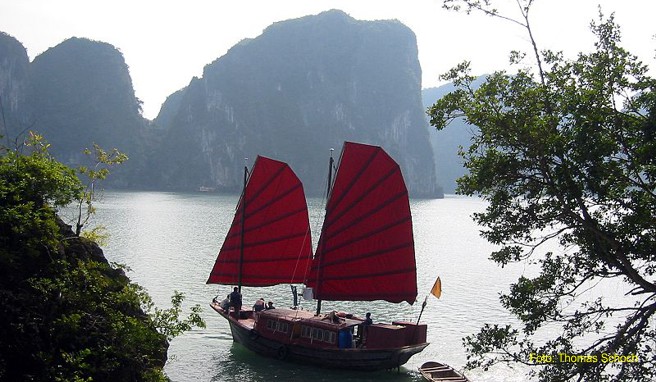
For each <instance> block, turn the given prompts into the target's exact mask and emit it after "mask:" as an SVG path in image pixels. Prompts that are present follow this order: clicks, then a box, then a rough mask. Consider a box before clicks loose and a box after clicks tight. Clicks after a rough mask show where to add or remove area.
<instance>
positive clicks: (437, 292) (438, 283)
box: [431, 276, 442, 298]
mask: <svg viewBox="0 0 656 382" xmlns="http://www.w3.org/2000/svg"><path fill="white" fill-rule="evenodd" d="M431 294H432V295H433V296H435V297H437V298H440V296H442V280H440V278H439V276H438V278H437V280H435V284H433V289H431Z"/></svg>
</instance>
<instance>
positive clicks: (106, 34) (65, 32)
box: [0, 0, 656, 118]
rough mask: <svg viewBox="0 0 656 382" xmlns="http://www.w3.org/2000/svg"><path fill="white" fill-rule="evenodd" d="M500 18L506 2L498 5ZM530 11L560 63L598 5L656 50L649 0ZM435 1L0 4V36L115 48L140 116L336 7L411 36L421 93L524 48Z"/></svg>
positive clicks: (655, 6) (585, 42)
mask: <svg viewBox="0 0 656 382" xmlns="http://www.w3.org/2000/svg"><path fill="white" fill-rule="evenodd" d="M497 3H498V4H499V6H498V7H499V8H502V7H503V8H507V10H508V14H512V15H514V16H516V15H517V12H516V1H515V0H497ZM535 3H536V4H535V5H534V7H533V9H532V11H531V15H532V18H531V22H532V24H533V28H534V34H535V37H536V40H537V42H538V44H540V46H541V48H550V49H554V50H562V51H564V52H565V53H566V55H567V56H568V57H574V56H575V54H576V53H577V52H579V51H588V50H589V49H590V48H591V47H592V43H593V42H594V39H593V38H592V35H591V33H590V31H589V24H590V21H592V20H593V19H595V20H596V19H597V14H598V7H597V6H598V5H601V6H602V10H603V12H604V13H605V14H606V15H608V14H610V13H612V12H615V19H616V21H617V22H618V23H619V24H620V25H621V27H622V36H623V45H624V46H625V47H626V48H627V49H629V50H630V51H631V52H633V53H634V54H637V55H638V56H639V57H640V58H641V59H642V60H643V61H644V62H645V63H647V64H648V65H650V66H653V64H654V56H655V53H654V50H655V48H656V39H655V38H654V35H656V23H655V22H654V15H656V1H654V0H536V1H535ZM441 6H442V1H441V0H333V1H328V0H275V1H274V0H241V1H237V0H233V1H224V0H187V1H182V0H176V1H173V0H56V1H55V0H0V31H3V32H6V33H8V34H10V35H11V36H13V37H15V38H16V39H18V40H19V41H20V42H21V43H22V44H23V45H24V46H25V47H26V48H27V53H28V55H29V57H30V60H32V59H34V57H35V56H37V55H38V54H40V53H42V52H43V51H45V50H46V49H48V48H50V47H53V46H55V45H57V44H59V43H60V42H62V41H63V40H65V39H67V38H69V37H74V36H75V37H86V38H90V39H93V40H99V41H104V42H107V43H110V44H112V45H114V46H115V47H117V48H118V49H120V50H121V52H123V55H124V57H125V60H126V62H127V64H128V66H129V67H130V74H131V76H132V81H133V84H134V87H135V91H136V95H137V97H139V98H140V99H141V100H142V101H144V115H145V116H146V117H148V118H154V117H155V116H156V115H157V113H158V112H159V108H160V106H161V103H162V102H163V101H164V100H165V98H166V97H167V96H168V95H169V94H171V93H173V92H174V91H176V90H178V89H180V88H182V87H184V86H186V85H187V84H188V83H189V81H190V80H191V78H192V77H193V76H201V75H202V70H203V67H204V66H205V65H207V64H209V63H210V62H212V61H214V60H215V59H217V58H219V57H220V56H222V55H224V54H225V53H226V52H227V51H228V49H230V47H232V46H233V45H235V44H236V43H237V42H239V41H240V40H242V39H244V38H252V37H257V36H258V35H260V34H261V33H262V31H263V30H264V29H265V28H266V27H267V26H269V25H271V24H272V23H274V22H276V21H282V20H287V19H291V18H297V17H302V16H305V15H310V14H317V13H320V12H322V11H325V10H329V9H341V10H343V11H345V12H346V13H348V14H350V15H351V16H352V17H354V18H356V19H360V20H379V19H397V20H400V21H401V22H403V23H404V24H405V25H407V26H408V27H410V29H412V30H413V31H414V32H415V34H416V35H417V44H418V48H419V60H420V63H421V67H422V71H423V87H431V86H436V85H438V84H441V82H440V81H439V79H438V76H439V75H440V74H442V73H444V72H446V71H447V70H448V69H450V68H452V67H453V66H454V65H456V64H457V63H459V62H461V61H463V60H470V61H472V66H473V69H474V71H475V73H474V74H484V73H489V72H492V71H493V70H496V69H504V68H506V67H507V66H508V53H509V52H510V50H512V49H518V50H524V51H528V50H529V49H530V47H529V46H528V44H527V43H528V40H527V37H526V33H525V30H524V29H522V28H520V27H518V26H516V25H513V24H512V23H509V22H505V21H502V20H500V19H493V18H490V17H486V16H482V15H473V14H472V15H470V16H467V15H465V14H464V13H455V12H449V11H446V10H444V9H442V7H441Z"/></svg>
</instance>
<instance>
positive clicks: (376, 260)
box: [306, 142, 417, 304]
mask: <svg viewBox="0 0 656 382" xmlns="http://www.w3.org/2000/svg"><path fill="white" fill-rule="evenodd" d="M306 284H307V285H308V286H311V287H313V289H314V295H315V298H316V299H318V300H330V301H340V300H341V301H373V300H386V301H389V302H401V301H407V302H408V303H410V304H412V303H414V301H415V298H416V297H417V275H416V267H415V254H414V240H413V235H412V217H411V214H410V203H409V200H408V192H407V189H406V186H405V183H404V181H403V175H402V174H401V170H400V169H399V166H398V164H397V163H396V162H395V161H394V160H393V159H392V158H391V157H390V156H389V155H387V153H385V151H383V149H382V148H380V147H376V146H368V145H363V144H356V143H350V142H346V143H345V144H344V149H343V150H342V157H341V159H340V163H339V168H338V171H337V176H336V179H335V182H334V185H333V188H332V191H331V193H330V198H329V201H328V204H327V206H326V218H325V221H324V224H323V228H322V231H321V238H320V240H319V244H318V246H317V252H316V254H315V257H314V260H313V263H312V267H311V271H310V275H309V277H308V280H307V281H306Z"/></svg>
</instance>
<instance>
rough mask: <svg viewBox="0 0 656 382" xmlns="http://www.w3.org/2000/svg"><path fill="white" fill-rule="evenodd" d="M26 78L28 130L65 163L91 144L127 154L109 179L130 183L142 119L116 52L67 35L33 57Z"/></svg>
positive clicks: (138, 157) (78, 158)
mask: <svg viewBox="0 0 656 382" xmlns="http://www.w3.org/2000/svg"><path fill="white" fill-rule="evenodd" d="M30 77H31V78H30V85H31V86H30V88H29V93H28V102H29V105H30V108H31V111H32V113H31V114H30V116H29V118H30V119H31V121H32V123H31V127H30V129H32V130H36V131H38V132H39V133H41V134H43V135H44V136H45V138H46V139H47V140H48V141H49V142H50V143H51V144H52V150H51V151H52V153H53V154H54V155H55V156H56V157H57V158H58V159H60V160H61V161H62V162H64V163H66V164H69V165H76V164H80V163H85V161H88V158H85V157H84V155H83V154H82V152H83V150H84V149H85V148H91V146H92V145H93V144H94V143H97V144H99V145H100V146H101V147H103V148H104V149H106V150H111V149H112V148H118V149H119V150H121V151H122V152H125V153H127V154H128V156H130V158H131V159H133V160H132V161H131V162H130V161H129V162H128V163H127V164H126V165H125V167H124V168H122V169H121V173H120V175H119V176H117V177H114V180H115V181H116V180H119V179H122V182H121V183H122V184H123V185H125V186H127V185H129V184H130V182H129V180H128V179H129V178H130V176H129V175H130V173H131V172H134V171H136V170H135V168H136V167H137V166H136V165H137V164H138V163H139V162H143V150H144V134H145V131H146V126H147V123H146V120H145V119H144V118H143V117H142V116H141V113H140V110H139V107H140V106H139V100H138V99H137V98H136V97H135V94H134V89H133V86H132V80H131V78H130V74H129V71H128V66H127V65H126V64H125V60H124V59H123V55H122V54H121V52H120V51H118V49H116V48H115V47H114V46H112V45H110V44H107V43H103V42H98V41H91V40H88V39H82V38H71V39H68V40H66V41H64V42H62V43H61V44H59V45H57V46H55V47H53V48H50V49H48V50H47V51H45V52H43V53H42V54H40V55H39V56H38V57H36V58H35V60H34V61H33V62H32V63H31V64H30ZM85 164H88V163H85ZM132 176H133V177H134V176H135V174H132Z"/></svg>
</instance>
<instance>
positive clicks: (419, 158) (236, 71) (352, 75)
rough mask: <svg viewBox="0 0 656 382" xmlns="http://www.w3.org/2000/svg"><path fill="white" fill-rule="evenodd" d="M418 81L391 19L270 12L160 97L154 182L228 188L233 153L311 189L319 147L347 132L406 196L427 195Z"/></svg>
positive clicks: (400, 29)
mask: <svg viewBox="0 0 656 382" xmlns="http://www.w3.org/2000/svg"><path fill="white" fill-rule="evenodd" d="M420 86H421V69H420V66H419V62H418V60H417V46H416V39H415V36H414V34H413V33H412V31H411V30H410V29H408V28H407V27H405V26H404V25H402V24H401V23H399V22H396V21H374V22H371V21H357V20H354V19H352V18H351V17H349V16H348V15H346V14H345V13H343V12H341V11H329V12H325V13H322V14H319V15H317V16H308V17H303V18H300V19H296V20H290V21H284V22H280V23H276V24H274V25H272V26H270V27H269V28H267V29H266V30H265V31H264V33H263V34H262V35H261V36H259V37H257V38H255V39H251V40H245V41H242V42H241V43H239V44H238V45H236V46H235V47H233V48H232V49H231V50H230V51H229V52H228V53H227V54H226V55H225V56H223V57H221V58H219V59H218V60H216V61H215V62H213V63H212V64H210V65H208V66H206V67H205V70H204V73H203V77H202V78H200V79H198V78H194V79H193V80H192V81H191V83H190V84H189V86H188V87H187V88H185V89H183V91H182V92H181V93H176V94H175V96H174V97H171V99H170V100H169V101H167V102H166V103H165V105H164V107H163V108H162V111H161V113H160V118H159V120H160V121H161V122H163V123H165V124H166V125H165V126H163V127H164V129H165V130H166V131H167V133H166V134H167V135H166V136H165V137H164V138H163V144H162V146H161V150H160V151H159V152H158V153H157V155H156V158H157V161H156V162H159V163H160V164H162V165H163V166H162V167H161V168H162V170H163V176H162V177H161V179H162V180H163V181H162V184H161V186H162V187H166V188H173V189H179V188H188V187H189V186H196V187H198V186H210V187H216V188H218V189H222V190H231V191H237V190H239V189H240V187H241V178H242V175H241V169H242V167H243V163H244V158H250V159H249V163H251V164H252V163H253V161H254V158H255V156H256V155H265V156H270V157H273V158H276V159H279V160H283V161H286V162H288V163H289V164H290V165H291V166H292V168H293V169H294V171H295V172H296V173H297V174H298V175H299V177H300V178H301V180H302V181H303V183H304V185H305V187H306V192H307V193H308V194H318V193H320V192H323V190H325V186H326V180H325V176H326V174H327V162H328V157H329V153H330V151H329V150H330V149H331V148H335V149H336V150H337V151H336V152H337V154H336V155H339V154H338V153H339V149H340V148H341V145H342V142H343V141H345V140H350V141H357V142H363V143H369V144H374V145H380V146H383V147H384V148H385V149H386V150H387V151H388V152H389V153H390V154H391V155H392V156H393V157H394V158H395V159H396V160H397V161H398V162H399V163H400V165H401V167H402V169H403V173H404V176H405V178H406V182H407V183H408V188H409V189H410V191H411V193H412V194H413V195H414V196H427V197H432V196H436V190H437V185H436V179H435V169H434V164H433V157H432V150H431V147H430V145H429V143H428V139H427V131H426V128H425V126H426V122H425V118H424V113H423V108H422V103H421V90H420ZM172 109H175V110H172Z"/></svg>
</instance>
